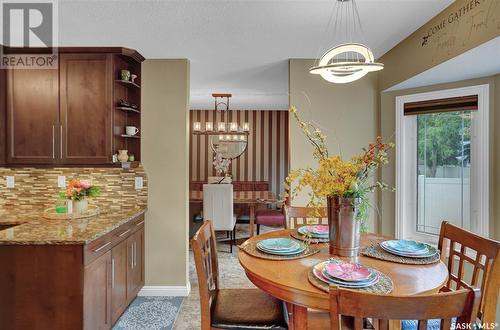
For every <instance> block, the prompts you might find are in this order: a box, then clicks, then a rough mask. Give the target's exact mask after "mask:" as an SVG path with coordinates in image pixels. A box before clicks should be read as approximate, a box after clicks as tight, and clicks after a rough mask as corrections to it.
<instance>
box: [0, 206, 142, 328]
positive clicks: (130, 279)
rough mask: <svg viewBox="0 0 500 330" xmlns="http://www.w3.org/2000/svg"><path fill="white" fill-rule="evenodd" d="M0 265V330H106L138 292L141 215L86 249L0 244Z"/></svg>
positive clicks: (140, 263) (64, 246) (61, 246)
mask: <svg viewBox="0 0 500 330" xmlns="http://www.w3.org/2000/svg"><path fill="white" fill-rule="evenodd" d="M34 260H35V261H36V262H34ZM0 265H1V267H0V269H1V271H0V293H1V294H0V329H2V330H4V329H5V330H11V329H12V330H15V329H51V330H66V329H85V330H87V329H88V330H109V329H111V328H112V326H113V324H114V323H115V322H116V321H117V320H118V319H119V317H120V316H121V314H122V313H123V312H124V311H125V309H126V308H127V306H128V305H129V304H130V302H132V301H133V300H134V298H135V297H136V296H137V293H138V292H139V290H140V289H141V288H142V287H143V286H144V214H140V215H137V216H135V217H134V218H133V219H131V220H130V221H128V222H126V223H124V224H122V225H121V226H119V227H117V228H115V229H113V230H112V231H111V232H109V233H106V234H104V235H103V236H101V237H98V238H97V239H95V240H93V241H91V242H89V243H87V244H63V245H57V244H18V245H16V244H12V245H5V244H4V245H2V244H0Z"/></svg>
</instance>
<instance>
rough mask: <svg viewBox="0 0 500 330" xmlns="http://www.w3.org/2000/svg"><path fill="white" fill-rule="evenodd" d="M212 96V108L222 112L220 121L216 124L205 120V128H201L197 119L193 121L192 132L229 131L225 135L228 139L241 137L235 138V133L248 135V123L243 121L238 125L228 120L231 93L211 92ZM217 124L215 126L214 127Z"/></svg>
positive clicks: (213, 132) (213, 133)
mask: <svg viewBox="0 0 500 330" xmlns="http://www.w3.org/2000/svg"><path fill="white" fill-rule="evenodd" d="M212 96H213V97H214V104H215V106H214V110H215V111H219V112H221V113H222V121H220V122H218V123H217V125H214V123H213V122H211V121H207V122H205V129H204V130H203V129H202V127H201V123H200V122H199V121H197V122H194V123H193V132H195V133H196V134H206V135H218V134H220V133H229V134H228V135H225V137H228V136H229V138H230V139H233V138H234V139H241V137H238V138H235V136H237V135H244V136H246V135H248V132H249V131H250V124H249V123H247V122H244V123H243V125H242V126H241V127H240V126H239V124H238V122H235V121H232V122H229V111H230V110H229V99H230V98H231V97H232V96H233V95H232V94H223V93H213V94H212ZM215 126H217V127H215Z"/></svg>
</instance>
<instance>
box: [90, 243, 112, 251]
mask: <svg viewBox="0 0 500 330" xmlns="http://www.w3.org/2000/svg"><path fill="white" fill-rule="evenodd" d="M110 244H111V242H107V243H106V244H103V245H101V246H99V247H98V248H97V249H95V250H93V251H94V252H99V251H101V250H102V249H104V248H106V246H108V245H110Z"/></svg>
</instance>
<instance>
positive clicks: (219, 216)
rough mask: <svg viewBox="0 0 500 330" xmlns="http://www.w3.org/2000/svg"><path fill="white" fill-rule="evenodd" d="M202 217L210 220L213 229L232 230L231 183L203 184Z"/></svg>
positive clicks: (233, 220)
mask: <svg viewBox="0 0 500 330" xmlns="http://www.w3.org/2000/svg"><path fill="white" fill-rule="evenodd" d="M203 218H204V219H207V220H212V222H213V227H214V230H216V231H218V230H225V231H232V230H233V229H234V225H235V224H236V219H235V218H234V210H233V185H232V184H204V185H203Z"/></svg>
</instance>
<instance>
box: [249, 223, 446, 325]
mask: <svg viewBox="0 0 500 330" xmlns="http://www.w3.org/2000/svg"><path fill="white" fill-rule="evenodd" d="M277 237H290V230H279V231H273V232H269V233H266V234H262V235H258V236H254V237H251V238H250V239H249V240H247V241H246V242H245V243H243V244H242V246H241V248H240V249H239V260H240V263H241V265H242V267H243V268H244V270H245V272H246V275H247V277H248V278H249V279H250V281H251V282H252V283H253V284H255V285H256V286H257V287H258V288H260V289H262V290H264V291H266V292H267V293H269V294H270V295H272V296H274V297H277V298H279V299H281V300H283V301H285V302H287V306H288V308H289V311H288V312H289V318H290V329H295V330H298V329H307V315H308V313H307V308H312V309H318V310H323V311H328V310H329V309H330V302H329V295H328V293H327V292H325V291H322V290H320V289H318V288H316V287H315V286H313V285H312V284H311V283H310V282H309V280H308V273H309V270H310V269H311V267H313V266H314V265H316V264H318V263H320V262H323V261H326V260H328V259H329V258H331V257H335V258H339V259H346V260H348V258H341V257H337V256H332V255H330V254H329V246H328V243H321V244H312V245H313V246H315V247H318V248H319V249H320V252H319V253H316V254H314V255H311V256H308V257H304V258H300V259H293V260H269V259H263V258H258V257H255V256H252V255H250V254H248V253H247V252H245V251H244V248H243V247H244V245H245V244H251V243H256V241H259V240H263V239H267V238H277ZM387 239H390V238H389V237H384V236H381V235H376V234H371V233H367V234H362V235H361V245H362V246H368V245H371V244H373V243H379V242H381V241H384V240H387ZM356 261H357V262H358V263H361V264H363V265H365V266H368V267H372V268H374V269H376V270H379V271H380V272H382V273H384V274H386V275H388V276H389V277H390V278H391V279H392V281H393V284H394V289H393V290H392V292H391V293H390V294H391V295H419V294H424V293H434V292H437V291H438V290H439V289H440V288H441V287H442V286H443V285H444V284H445V283H446V281H447V279H448V269H447V267H446V266H445V264H444V263H443V262H442V261H439V262H436V263H433V264H426V265H409V264H401V263H395V262H389V261H383V260H379V259H375V258H371V257H367V256H363V255H360V256H359V257H357V258H356ZM393 327H397V325H393Z"/></svg>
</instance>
